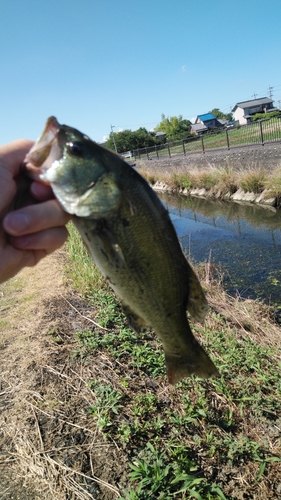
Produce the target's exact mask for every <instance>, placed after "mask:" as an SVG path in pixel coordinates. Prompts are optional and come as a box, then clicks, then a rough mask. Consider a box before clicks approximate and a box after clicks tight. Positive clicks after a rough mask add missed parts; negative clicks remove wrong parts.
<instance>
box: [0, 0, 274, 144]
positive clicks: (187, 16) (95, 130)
mask: <svg viewBox="0 0 281 500" xmlns="http://www.w3.org/2000/svg"><path fill="white" fill-rule="evenodd" d="M0 19H1V30H0V61H1V66H0V96H1V105H0V142H1V143H5V142H8V141H11V140H14V139H16V138H19V137H25V138H30V139H35V138H37V137H38V135H40V133H41V131H42V129H43V126H44V123H45V120H46V119H47V117H48V116H50V115H55V116H56V117H57V119H58V120H59V122H61V123H65V124H67V125H72V126H74V127H76V128H78V129H80V130H81V131H83V132H84V133H86V134H88V135H89V136H90V137H91V138H92V139H94V140H96V141H98V142H100V141H102V139H103V137H104V136H106V135H108V134H109V132H110V125H111V124H112V125H114V126H115V129H114V130H115V131H118V130H120V129H127V128H129V129H131V130H136V129H137V128H139V127H141V126H143V127H146V128H147V129H148V130H150V129H152V128H153V127H154V126H156V125H157V123H159V122H160V121H161V114H162V113H164V114H165V115H166V116H174V115H183V118H186V119H192V118H195V117H196V116H197V115H198V114H202V113H206V112H208V111H210V110H211V109H212V108H214V107H217V108H220V109H221V110H222V111H224V112H229V111H230V109H231V107H233V106H234V105H235V104H236V102H239V101H244V100H248V99H252V98H253V96H254V94H256V95H257V97H264V96H268V95H269V86H271V87H273V89H272V94H273V99H274V101H275V105H277V106H278V100H279V101H280V100H281V29H280V26H281V0H268V1H267V2H265V1H264V0H235V1H226V0H211V1H210V0H197V1H196V0H80V1H74V0H48V1H45V0H44V1H43V0H37V1H35V0H0Z"/></svg>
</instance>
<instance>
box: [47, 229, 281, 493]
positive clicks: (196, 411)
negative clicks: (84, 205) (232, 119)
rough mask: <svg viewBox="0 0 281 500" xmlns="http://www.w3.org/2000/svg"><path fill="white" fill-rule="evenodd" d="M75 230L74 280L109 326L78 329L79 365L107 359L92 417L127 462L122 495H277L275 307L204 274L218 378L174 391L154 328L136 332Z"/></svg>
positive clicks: (280, 354)
mask: <svg viewBox="0 0 281 500" xmlns="http://www.w3.org/2000/svg"><path fill="white" fill-rule="evenodd" d="M69 229H70V238H69V241H68V248H69V249H70V256H71V260H72V264H71V265H69V266H68V268H67V276H68V279H70V280H71V281H72V282H73V284H74V286H75V287H76V288H78V289H80V290H81V292H82V293H83V294H84V296H85V297H86V298H87V300H88V301H89V302H90V304H92V307H93V308H94V309H95V311H96V316H95V320H96V321H97V322H98V324H99V325H100V326H101V327H102V328H100V329H99V328H96V329H95V331H94V332H93V331H92V330H87V329H86V330H85V329H84V330H82V331H79V332H77V333H76V346H75V348H74V349H73V359H74V360H80V363H82V364H83V365H93V366H94V365H95V364H96V363H97V360H98V359H102V360H103V366H104V369H103V371H102V372H100V374H97V376H96V377H95V379H91V380H89V381H88V383H87V385H88V388H89V390H90V391H91V394H92V399H93V402H92V403H91V404H89V405H88V407H87V408H86V412H87V414H88V416H90V417H91V418H92V419H93V420H94V421H95V422H96V424H97V429H98V432H99V433H101V434H102V435H103V436H104V439H105V440H106V441H107V442H109V443H114V445H115V446H116V447H117V449H118V450H119V451H118V453H119V455H120V457H121V456H122V457H123V459H124V461H125V462H126V463H127V464H128V471H127V482H126V486H125V487H124V488H122V490H121V491H120V494H121V497H122V498H123V499H125V500H142V499H143V500H144V499H147V498H151V499H155V500H156V499H163V500H164V499H165V500H166V499H172V498H173V499H192V498H195V499H199V500H212V499H213V500H219V499H222V500H225V499H227V500H232V499H235V498H238V497H239V498H245V499H246V498H256V499H259V500H262V499H264V498H275V496H274V495H275V493H276V488H277V487H278V484H280V482H281V445H280V440H279V439H278V436H279V434H280V429H281V418H280V415H281V379H280V375H279V374H280V367H281V363H280V360H281V351H280V343H279V336H280V328H279V327H278V326H277V325H275V324H274V323H273V321H272V319H271V312H270V309H269V308H267V307H266V306H264V305H263V304H259V303H257V302H253V301H244V302H243V301H241V300H239V298H231V297H229V296H228V295H227V294H226V293H225V292H224V290H223V289H222V288H221V285H220V283H218V282H216V281H214V280H213V279H212V278H211V276H210V269H208V266H207V265H205V266H201V267H200V268H198V269H197V271H198V272H199V273H200V277H201V281H202V283H203V286H204V287H205V289H206V290H207V294H208V300H209V303H210V305H211V311H210V313H209V315H208V317H207V320H206V322H205V323H204V325H203V326H202V325H199V324H197V323H196V324H193V325H192V329H193V332H194V334H195V336H196V337H197V338H198V339H199V340H200V341H201V342H202V343H203V344H204V346H205V348H206V350H207V352H208V353H209V354H210V355H211V356H212V358H213V359H214V360H215V363H216V365H217V367H218V369H219V372H220V377H219V378H217V379H214V380H200V379H198V378H196V377H192V378H189V379H186V380H185V381H183V382H181V383H179V384H177V386H176V387H175V388H173V387H169V386H167V381H166V374H165V367H164V356H163V352H162V348H161V345H160V343H159V342H158V340H157V339H156V338H155V336H154V334H153V332H145V333H143V334H142V335H138V336H137V335H136V334H135V333H134V332H132V331H131V329H130V328H129V327H128V324H127V321H126V317H125V316H124V314H123V312H122V308H121V305H120V303H119V301H118V299H117V298H116V297H115V296H114V295H113V293H112V292H111V290H110V289H109V288H108V286H107V285H106V283H105V281H104V280H103V279H102V278H101V276H100V274H99V272H97V271H96V270H95V271H93V264H92V263H91V262H90V260H89V259H88V258H87V254H86V251H85V249H84V248H83V245H81V242H80V239H79V238H78V239H77V236H76V234H75V232H74V229H73V228H72V227H71V225H70V228H69ZM78 269H79V272H78V271H77V270H78ZM95 273H97V274H95ZM93 276H95V277H96V278H93ZM55 333H56V332H55ZM106 374H108V375H106ZM105 377H106V380H107V381H106V382H105Z"/></svg>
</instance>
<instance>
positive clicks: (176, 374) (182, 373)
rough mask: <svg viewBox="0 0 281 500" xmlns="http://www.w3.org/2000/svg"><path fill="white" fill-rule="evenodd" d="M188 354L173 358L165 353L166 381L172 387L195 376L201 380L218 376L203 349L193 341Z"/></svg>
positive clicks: (173, 356)
mask: <svg viewBox="0 0 281 500" xmlns="http://www.w3.org/2000/svg"><path fill="white" fill-rule="evenodd" d="M190 347H191V348H190V350H189V352H187V353H186V352H185V353H183V355H179V356H175V355H173V354H170V353H167V352H165V358H166V368H167V375H168V381H169V383H170V384H172V385H174V384H176V383H177V382H180V381H181V380H182V379H183V378H185V377H188V376H190V375H197V376H198V377H201V378H209V377H212V376H214V377H216V376H218V375H219V372H218V370H217V368H216V367H215V365H214V363H213V362H212V361H211V359H210V358H209V356H208V355H207V354H206V353H205V351H204V349H203V347H201V346H200V344H199V343H198V342H197V340H195V339H193V342H192V346H190Z"/></svg>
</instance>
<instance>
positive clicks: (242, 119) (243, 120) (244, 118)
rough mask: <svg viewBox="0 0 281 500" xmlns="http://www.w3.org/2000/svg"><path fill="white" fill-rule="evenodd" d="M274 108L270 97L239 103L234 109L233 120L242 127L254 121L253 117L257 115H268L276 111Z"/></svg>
mask: <svg viewBox="0 0 281 500" xmlns="http://www.w3.org/2000/svg"><path fill="white" fill-rule="evenodd" d="M276 109H277V108H274V107H273V100H272V99H270V98H269V97H261V98H260V99H252V100H250V101H243V102H238V103H237V104H235V106H234V108H233V109H232V113H233V118H234V120H235V121H238V122H239V124H240V125H246V124H247V123H250V122H251V120H252V116H253V115H255V114H256V113H268V112H270V111H276Z"/></svg>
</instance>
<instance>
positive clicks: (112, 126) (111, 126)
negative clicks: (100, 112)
mask: <svg viewBox="0 0 281 500" xmlns="http://www.w3.org/2000/svg"><path fill="white" fill-rule="evenodd" d="M110 128H111V133H112V139H113V142H114V147H115V152H116V153H117V147H116V142H115V137H114V132H113V128H114V125H110Z"/></svg>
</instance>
